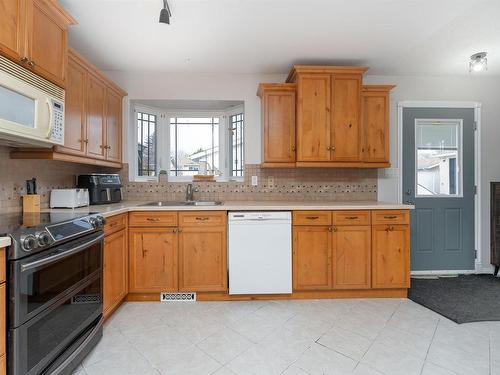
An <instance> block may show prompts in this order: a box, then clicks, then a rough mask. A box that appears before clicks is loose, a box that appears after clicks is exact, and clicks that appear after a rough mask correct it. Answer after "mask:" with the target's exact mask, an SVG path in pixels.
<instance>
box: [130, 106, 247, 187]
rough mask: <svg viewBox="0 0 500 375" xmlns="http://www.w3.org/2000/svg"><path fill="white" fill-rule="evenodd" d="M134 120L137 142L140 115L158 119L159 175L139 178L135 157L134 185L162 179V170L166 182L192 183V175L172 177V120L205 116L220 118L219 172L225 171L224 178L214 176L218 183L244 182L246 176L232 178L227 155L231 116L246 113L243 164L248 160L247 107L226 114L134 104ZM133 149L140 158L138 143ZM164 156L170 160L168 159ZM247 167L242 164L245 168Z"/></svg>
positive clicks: (132, 171)
mask: <svg viewBox="0 0 500 375" xmlns="http://www.w3.org/2000/svg"><path fill="white" fill-rule="evenodd" d="M131 107H132V114H133V116H132V118H133V121H134V125H133V126H132V128H133V134H132V137H133V138H132V139H134V140H137V123H136V122H137V114H136V113H137V112H146V113H148V114H154V115H156V116H157V119H158V122H157V126H158V129H157V136H156V142H157V143H156V153H157V157H156V163H157V170H158V175H157V176H154V177H148V176H139V175H138V160H137V157H134V159H133V160H134V161H133V163H132V165H131V166H129V168H130V173H129V175H130V178H131V180H133V181H135V182H154V181H158V180H159V173H160V171H162V170H164V171H166V172H167V179H168V181H169V182H191V181H193V177H192V176H171V175H170V148H171V147H170V118H172V117H184V118H197V117H198V118H203V117H219V169H220V170H221V172H222V175H221V176H215V180H216V181H217V182H228V181H237V182H242V181H244V176H235V177H232V176H229V172H230V171H229V165H230V163H229V159H230V157H231V155H230V153H228V146H229V133H230V132H229V116H230V115H232V114H237V113H243V161H245V135H246V126H245V111H244V105H243V104H242V105H239V106H236V107H231V108H230V109H228V110H227V111H221V110H214V111H205V110H203V111H201V110H200V111H196V110H190V111H186V110H162V109H159V108H154V107H149V106H145V105H143V104H140V103H134V104H133V105H132V106H131ZM128 144H129V148H130V153H129V154H130V155H137V142H128ZM165 155H166V156H167V157H165ZM244 166H245V164H244V163H243V167H244Z"/></svg>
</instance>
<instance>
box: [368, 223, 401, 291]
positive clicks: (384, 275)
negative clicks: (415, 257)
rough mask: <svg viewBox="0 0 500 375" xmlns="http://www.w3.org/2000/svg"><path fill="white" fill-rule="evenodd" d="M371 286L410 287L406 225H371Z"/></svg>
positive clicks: (381, 287)
mask: <svg viewBox="0 0 500 375" xmlns="http://www.w3.org/2000/svg"><path fill="white" fill-rule="evenodd" d="M372 287H373V288H380V289H384V288H409V287H410V228H409V226H408V225H374V226H373V227H372Z"/></svg>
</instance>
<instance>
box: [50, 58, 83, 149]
mask: <svg viewBox="0 0 500 375" xmlns="http://www.w3.org/2000/svg"><path fill="white" fill-rule="evenodd" d="M86 72H87V71H86V69H85V67H84V66H82V65H81V64H80V63H79V62H78V61H77V60H75V59H74V58H73V57H72V56H71V55H70V56H69V57H68V78H67V89H66V99H65V104H66V109H65V114H64V121H65V123H64V147H61V146H56V151H60V152H64V153H69V154H73V155H81V156H84V155H85V152H86V144H87V143H86V138H87V132H86V124H85V120H86V119H85V90H86V84H87V83H86V77H87V73H86Z"/></svg>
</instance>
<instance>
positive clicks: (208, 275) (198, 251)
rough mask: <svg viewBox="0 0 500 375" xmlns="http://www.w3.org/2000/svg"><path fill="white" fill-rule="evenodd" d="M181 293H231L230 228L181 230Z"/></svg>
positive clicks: (186, 228) (202, 227)
mask: <svg viewBox="0 0 500 375" xmlns="http://www.w3.org/2000/svg"><path fill="white" fill-rule="evenodd" d="M179 232H180V233H179V290H180V291H192V292H225V291H227V239H226V232H227V230H226V226H225V225H224V226H213V227H211V226H206V227H204V226H190V227H181V228H180V229H179Z"/></svg>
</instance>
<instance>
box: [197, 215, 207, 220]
mask: <svg viewBox="0 0 500 375" xmlns="http://www.w3.org/2000/svg"><path fill="white" fill-rule="evenodd" d="M209 219H210V218H209V217H199V216H198V217H196V220H198V221H206V220H209Z"/></svg>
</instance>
